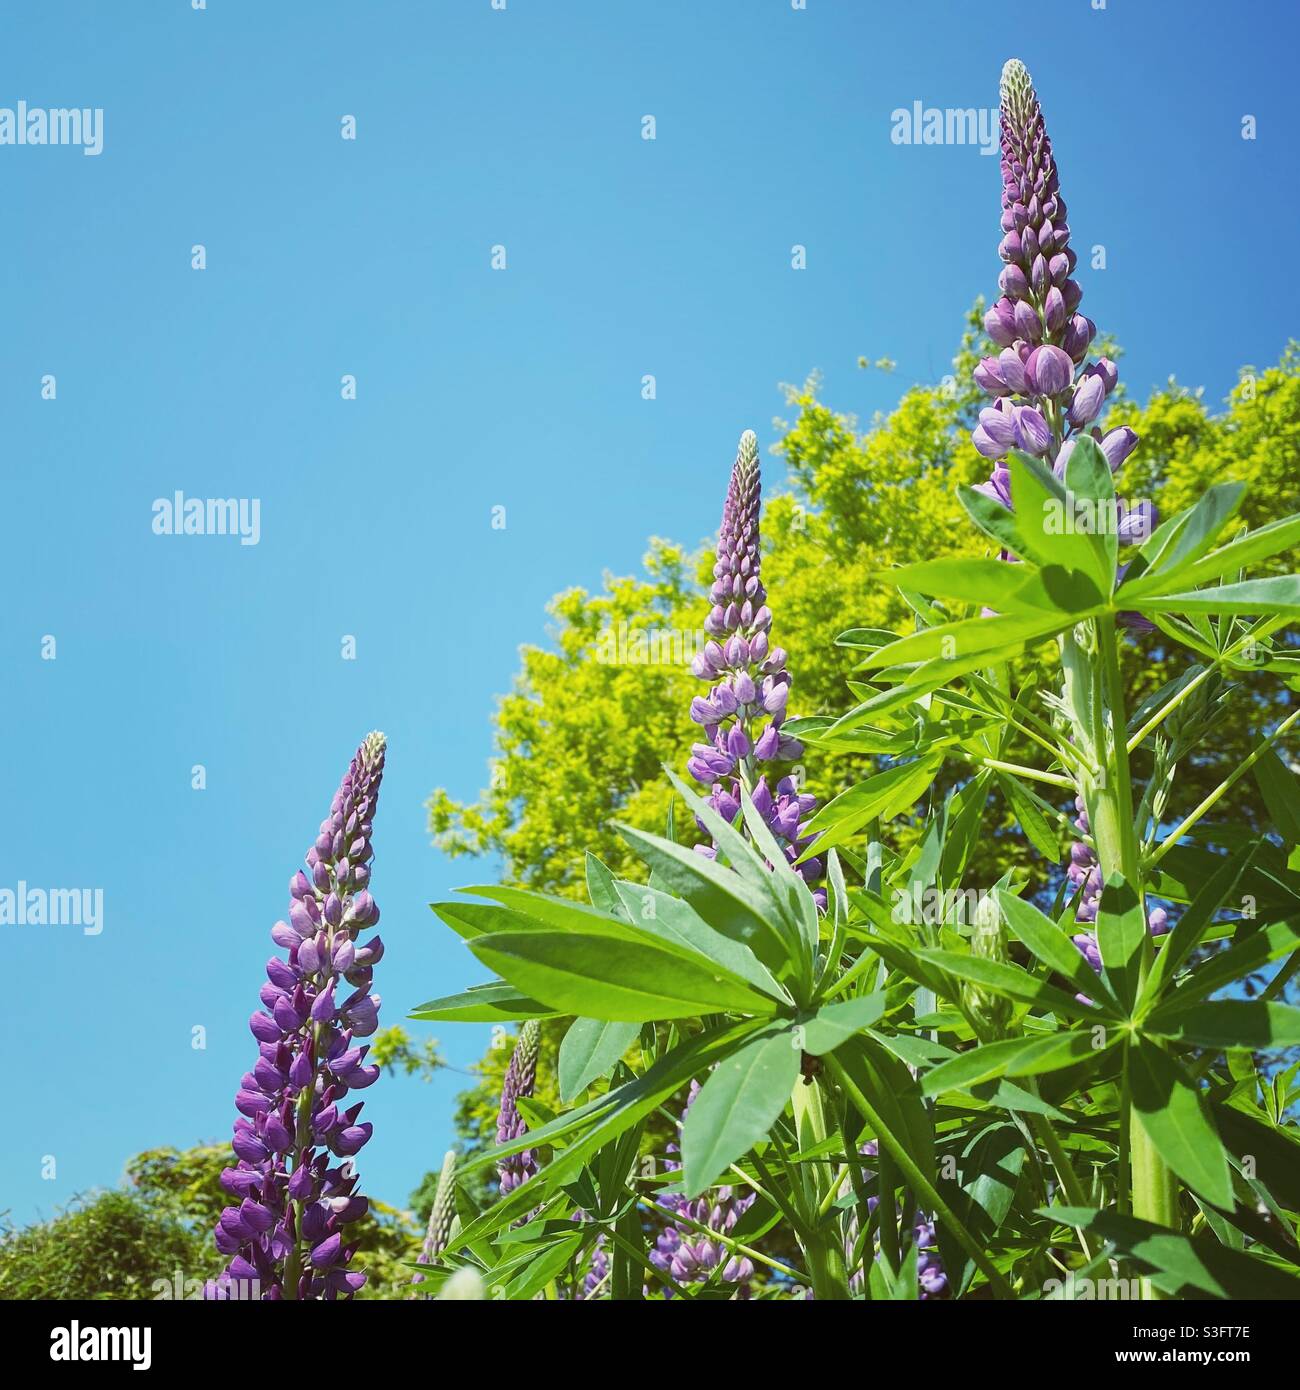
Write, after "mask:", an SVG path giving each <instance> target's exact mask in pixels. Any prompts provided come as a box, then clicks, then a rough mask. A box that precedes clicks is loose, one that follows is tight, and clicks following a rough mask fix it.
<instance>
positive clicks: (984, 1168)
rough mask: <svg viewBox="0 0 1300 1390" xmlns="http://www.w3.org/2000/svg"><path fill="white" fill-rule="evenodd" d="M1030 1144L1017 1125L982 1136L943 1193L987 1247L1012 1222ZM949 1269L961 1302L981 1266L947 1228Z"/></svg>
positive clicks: (944, 1244)
mask: <svg viewBox="0 0 1300 1390" xmlns="http://www.w3.org/2000/svg"><path fill="white" fill-rule="evenodd" d="M1026 1157H1027V1155H1026V1152H1025V1140H1024V1136H1023V1135H1022V1134H1021V1132H1020V1130H1019V1129H1017V1128H1016V1126H1015V1125H1013V1124H1007V1123H1005V1122H1003V1121H998V1122H997V1123H995V1124H991V1125H989V1126H988V1127H987V1128H986V1129H983V1130H981V1131H980V1132H979V1133H978V1134H977V1135H976V1137H975V1138H974V1139H972V1140H971V1141H970V1142H969V1143H968V1144H967V1146H966V1148H965V1149H964V1150H963V1152H962V1153H961V1155H960V1158H959V1160H958V1176H957V1182H956V1184H948V1183H941V1184H940V1190H941V1192H942V1193H943V1195H944V1196H945V1197H946V1198H947V1199H948V1202H949V1205H950V1206H951V1207H952V1208H953V1210H954V1211H955V1212H956V1213H957V1217H958V1219H959V1220H960V1221H961V1222H962V1224H963V1225H964V1226H965V1227H966V1229H967V1230H968V1231H970V1232H971V1234H972V1235H974V1236H975V1237H976V1238H977V1239H979V1240H980V1241H982V1242H983V1243H984V1244H985V1245H986V1246H987V1245H990V1244H991V1243H992V1240H993V1237H994V1235H996V1234H997V1231H998V1229H999V1227H1000V1226H1001V1225H1002V1223H1003V1221H1005V1220H1006V1217H1007V1214H1008V1213H1009V1212H1010V1210H1011V1205H1012V1203H1013V1202H1014V1201H1015V1196H1016V1191H1017V1189H1018V1188H1019V1186H1020V1175H1021V1172H1022V1171H1023V1169H1024V1166H1025V1160H1026ZM935 1231H936V1235H937V1236H938V1241H939V1251H940V1254H941V1255H942V1257H943V1264H944V1268H945V1269H946V1270H947V1271H948V1272H949V1280H950V1282H951V1283H952V1285H953V1292H954V1296H955V1297H958V1298H960V1297H961V1295H962V1294H963V1293H964V1292H965V1291H966V1288H967V1287H968V1285H969V1284H970V1280H971V1277H972V1276H973V1275H974V1273H975V1262H974V1260H972V1259H971V1258H970V1256H969V1255H967V1254H966V1252H965V1251H964V1250H963V1249H962V1248H961V1246H960V1245H959V1244H958V1243H957V1242H956V1241H955V1240H954V1239H953V1238H952V1236H951V1234H950V1233H949V1232H948V1231H947V1229H946V1228H945V1226H944V1223H943V1222H939V1223H938V1225H937V1226H936V1228H935Z"/></svg>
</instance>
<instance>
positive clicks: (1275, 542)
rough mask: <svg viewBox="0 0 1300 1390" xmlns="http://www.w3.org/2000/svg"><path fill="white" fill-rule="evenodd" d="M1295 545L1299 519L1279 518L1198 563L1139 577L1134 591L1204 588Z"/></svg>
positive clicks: (1297, 541) (1205, 556) (1231, 542)
mask: <svg viewBox="0 0 1300 1390" xmlns="http://www.w3.org/2000/svg"><path fill="white" fill-rule="evenodd" d="M1297 543H1300V516H1288V517H1283V518H1281V519H1280V520H1279V521H1270V522H1269V523H1268V525H1266V526H1260V527H1258V528H1257V529H1256V530H1254V531H1248V532H1247V533H1246V534H1245V535H1244V536H1238V537H1237V539H1236V540H1233V541H1229V543H1228V544H1227V545H1224V546H1220V547H1219V549H1218V550H1212V551H1210V553H1209V554H1208V555H1203V556H1202V557H1201V558H1200V559H1199V560H1195V561H1192V562H1191V563H1189V564H1182V565H1179V566H1178V568H1177V569H1176V570H1174V571H1172V572H1169V571H1164V572H1162V573H1160V574H1157V575H1153V576H1151V577H1150V578H1148V577H1147V576H1143V578H1142V580H1141V581H1139V584H1138V586H1137V587H1138V588H1139V589H1140V591H1142V592H1147V593H1159V592H1160V591H1161V590H1163V589H1168V588H1170V587H1174V586H1177V587H1180V588H1186V587H1188V586H1190V585H1192V584H1204V583H1206V582H1207V581H1209V580H1211V579H1217V578H1218V577H1219V576H1220V575H1222V574H1229V573H1236V572H1237V571H1239V570H1243V569H1247V568H1249V567H1250V566H1251V565H1254V564H1257V563H1258V562H1259V561H1260V560H1266V559H1268V558H1269V557H1270V556H1272V555H1278V554H1280V553H1281V552H1282V551H1284V550H1290V549H1291V548H1292V547H1293V546H1295V545H1296V544H1297Z"/></svg>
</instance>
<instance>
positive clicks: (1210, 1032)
mask: <svg viewBox="0 0 1300 1390" xmlns="http://www.w3.org/2000/svg"><path fill="white" fill-rule="evenodd" d="M1142 1026H1143V1028H1144V1029H1145V1030H1146V1031H1147V1032H1150V1033H1156V1034H1159V1035H1160V1036H1161V1037H1166V1038H1176V1039H1177V1040H1178V1041H1179V1042H1183V1043H1190V1044H1191V1045H1192V1046H1194V1047H1212V1048H1216V1049H1219V1050H1220V1051H1226V1050H1228V1049H1229V1048H1234V1047H1248V1048H1250V1049H1251V1050H1252V1051H1256V1052H1261V1051H1265V1050H1267V1049H1268V1048H1273V1047H1294V1046H1296V1045H1297V1044H1300V1009H1294V1008H1292V1007H1291V1006H1290V1005H1289V1004H1273V1003H1266V1002H1265V1001H1264V1000H1262V999H1216V1000H1211V1001H1210V1002H1209V1003H1206V1004H1192V1005H1180V1003H1179V1000H1178V997H1177V996H1175V997H1174V998H1173V999H1172V1000H1170V1001H1169V1002H1168V1003H1167V1004H1165V1005H1163V1006H1162V1007H1161V1008H1159V1009H1157V1010H1156V1011H1155V1013H1153V1014H1152V1015H1151V1016H1150V1017H1149V1018H1148V1019H1146V1021H1145V1022H1144V1023H1143V1025H1142Z"/></svg>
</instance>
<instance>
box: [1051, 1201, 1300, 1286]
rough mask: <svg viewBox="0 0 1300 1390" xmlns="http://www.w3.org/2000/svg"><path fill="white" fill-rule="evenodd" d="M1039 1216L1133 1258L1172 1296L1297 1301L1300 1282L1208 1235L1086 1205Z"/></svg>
mask: <svg viewBox="0 0 1300 1390" xmlns="http://www.w3.org/2000/svg"><path fill="white" fill-rule="evenodd" d="M1040 1211H1041V1214H1042V1215H1043V1216H1047V1217H1050V1218H1051V1219H1052V1220H1054V1221H1059V1222H1060V1223H1061V1225H1063V1226H1072V1227H1074V1228H1075V1229H1076V1230H1080V1229H1081V1230H1084V1231H1088V1232H1089V1233H1092V1234H1095V1235H1097V1236H1099V1237H1100V1238H1101V1239H1102V1240H1104V1241H1107V1242H1108V1243H1109V1244H1110V1245H1111V1246H1112V1247H1113V1248H1114V1250H1115V1251H1116V1252H1117V1253H1119V1254H1121V1255H1124V1256H1126V1257H1127V1258H1128V1259H1131V1260H1134V1261H1135V1262H1137V1264H1138V1266H1139V1272H1140V1273H1142V1274H1145V1275H1146V1276H1147V1278H1149V1279H1150V1280H1151V1282H1152V1283H1153V1284H1155V1285H1156V1287H1157V1288H1159V1289H1161V1290H1162V1291H1163V1292H1164V1293H1167V1294H1172V1295H1173V1296H1174V1297H1175V1298H1190V1299H1197V1298H1205V1297H1210V1298H1224V1299H1233V1300H1236V1299H1253V1298H1260V1299H1268V1300H1277V1299H1287V1300H1291V1299H1296V1298H1300V1279H1297V1278H1296V1277H1295V1276H1294V1275H1293V1274H1288V1273H1287V1272H1286V1271H1285V1270H1281V1269H1278V1268H1277V1267H1276V1266H1274V1265H1271V1264H1268V1263H1266V1262H1265V1261H1263V1260H1261V1259H1258V1258H1256V1257H1255V1256H1253V1255H1248V1254H1244V1253H1243V1252H1241V1251H1239V1250H1231V1249H1229V1248H1228V1247H1227V1246H1225V1245H1220V1244H1219V1242H1218V1241H1217V1240H1216V1239H1214V1237H1213V1236H1202V1237H1197V1238H1195V1239H1192V1238H1189V1237H1188V1236H1184V1235H1180V1234H1179V1233H1178V1232H1177V1231H1171V1230H1167V1229H1166V1228H1165V1227H1163V1226H1156V1225H1153V1224H1152V1223H1151V1222H1149V1221H1139V1220H1138V1219H1137V1218H1135V1217H1132V1216H1121V1215H1119V1214H1118V1213H1117V1212H1114V1211H1096V1210H1093V1209H1092V1208H1090V1207H1043V1208H1040Z"/></svg>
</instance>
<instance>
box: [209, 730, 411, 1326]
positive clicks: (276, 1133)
mask: <svg viewBox="0 0 1300 1390" xmlns="http://www.w3.org/2000/svg"><path fill="white" fill-rule="evenodd" d="M384 749H385V741H384V736H383V734H380V733H372V734H370V735H368V737H367V738H366V740H365V742H364V743H363V744H362V745H361V747H360V748H358V749H357V751H356V755H355V756H354V757H353V759H352V762H351V765H350V766H349V768H348V770H347V772H346V773H345V774H344V776H343V780H342V782H341V783H340V784H339V789H338V791H337V792H335V794H334V799H333V801H332V802H331V803H330V812H329V815H328V816H327V817H326V818H325V819H324V820H323V821H322V822H321V824H320V830H319V832H318V834H317V836H316V839H315V841H314V843H313V844H312V846H311V848H310V849H309V850H308V851H307V855H306V872H304V871H303V870H301V869H299V870H298V871H297V872H296V873H295V874H294V875H293V877H292V878H291V879H290V880H289V912H288V921H279V922H276V924H275V925H274V926H273V927H272V928H271V939H272V941H274V942H275V944H276V945H277V946H278V947H280V949H281V950H282V951H284V952H285V953H286V954H285V955H283V956H282V955H275V956H272V957H271V959H270V960H269V961H267V964H266V977H267V983H266V984H264V985H263V986H262V988H261V991H260V998H261V1001H262V1008H261V1009H259V1010H257V1011H256V1012H254V1014H253V1015H252V1017H251V1018H250V1019H249V1024H248V1026H249V1030H250V1031H251V1032H252V1034H253V1037H254V1039H255V1040H256V1042H257V1060H256V1062H255V1063H254V1065H253V1068H252V1070H251V1071H249V1072H246V1073H245V1074H244V1077H243V1080H242V1081H241V1082H240V1085H239V1090H238V1092H237V1093H236V1095H235V1108H236V1110H238V1111H239V1118H238V1119H237V1120H236V1121H235V1133H234V1138H233V1140H232V1141H231V1146H232V1148H233V1150H234V1156H235V1160H236V1162H235V1164H234V1165H233V1166H232V1167H228V1168H226V1169H225V1170H224V1172H223V1173H222V1175H221V1183H222V1186H223V1187H224V1188H225V1189H226V1191H227V1192H229V1193H230V1194H231V1197H232V1205H230V1206H227V1207H226V1208H224V1210H223V1211H222V1213H221V1219H220V1221H219V1223H218V1225H217V1227H216V1231H215V1240H216V1244H217V1249H218V1250H219V1251H221V1253H222V1254H223V1255H226V1256H228V1257H229V1263H228V1264H227V1266H226V1268H225V1270H224V1271H223V1273H222V1275H221V1276H220V1277H219V1278H218V1279H216V1280H214V1281H213V1282H212V1283H211V1284H210V1285H209V1288H208V1295H209V1296H210V1297H213V1298H225V1297H230V1296H232V1288H233V1290H235V1291H234V1292H233V1296H235V1297H242V1298H248V1297H250V1296H251V1294H250V1292H249V1290H250V1289H252V1288H256V1289H257V1290H258V1291H259V1293H260V1296H261V1297H262V1298H263V1299H268V1300H277V1299H285V1298H288V1299H299V1298H310V1299H328V1300H333V1299H337V1298H350V1297H352V1295H354V1294H355V1293H356V1292H357V1290H358V1289H360V1288H361V1287H362V1285H363V1284H364V1283H365V1280H366V1276H365V1274H364V1273H363V1272H361V1271H357V1270H352V1269H350V1268H349V1262H350V1261H351V1259H352V1256H353V1254H354V1250H353V1247H352V1246H351V1245H350V1244H349V1241H348V1227H349V1226H350V1225H351V1224H352V1223H353V1222H355V1221H357V1220H358V1219H360V1218H361V1217H362V1216H364V1215H365V1214H366V1212H367V1210H368V1209H369V1204H368V1202H367V1200H366V1198H365V1197H363V1196H361V1195H360V1194H359V1193H358V1192H357V1176H356V1173H355V1171H354V1170H353V1165H352V1158H353V1156H354V1155H355V1154H356V1153H358V1152H359V1151H360V1150H361V1148H362V1147H363V1146H364V1145H365V1144H366V1143H367V1142H368V1140H369V1139H370V1135H371V1125H370V1124H369V1123H367V1122H365V1121H363V1120H362V1119H361V1108H362V1102H360V1101H357V1102H355V1103H353V1104H351V1105H349V1104H348V1103H347V1100H348V1096H349V1094H350V1093H351V1092H353V1091H359V1090H364V1089H365V1088H366V1087H367V1086H370V1085H372V1084H373V1083H374V1082H375V1081H376V1080H377V1079H378V1077H379V1068H378V1066H375V1065H373V1064H367V1062H366V1060H365V1059H366V1052H367V1051H368V1048H367V1046H366V1045H365V1044H359V1039H361V1038H364V1037H369V1036H370V1035H371V1034H372V1033H373V1032H374V1031H375V1029H376V1027H377V1026H378V1019H379V996H378V995H377V994H372V993H371V982H372V976H373V969H374V966H375V964H376V963H377V962H378V961H379V959H380V958H381V957H382V956H383V954H384V947H383V942H382V941H381V940H380V938H379V937H378V936H371V937H368V938H366V939H365V940H364V941H363V940H362V939H361V933H362V932H363V931H364V930H365V929H366V928H368V927H372V926H374V925H375V923H377V922H378V921H379V907H378V905H377V904H376V902H375V900H374V899H373V898H372V897H371V895H370V891H369V887H368V885H369V883H370V861H371V859H372V857H373V853H374V852H373V849H372V848H371V835H372V832H373V827H374V815H375V808H376V804H377V801H378V797H379V784H380V781H381V780H382V778H383V775H384ZM345 992H346V993H345ZM340 994H345V997H343V998H340V997H339V996H340ZM358 1044H359V1045H358Z"/></svg>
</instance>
